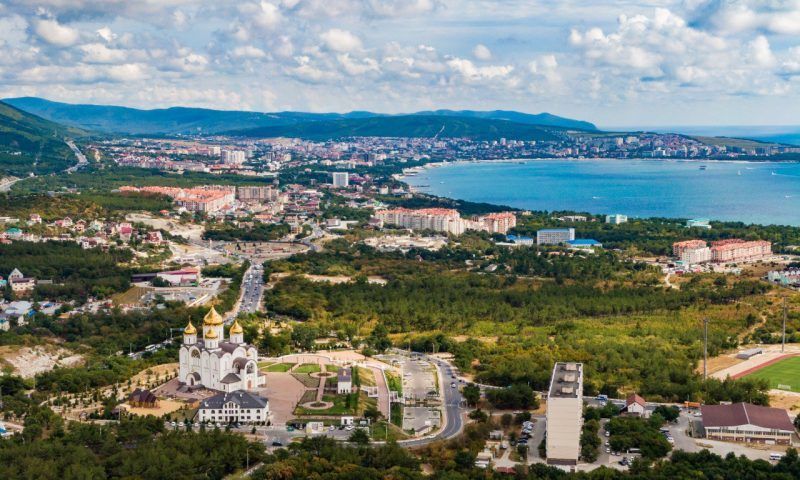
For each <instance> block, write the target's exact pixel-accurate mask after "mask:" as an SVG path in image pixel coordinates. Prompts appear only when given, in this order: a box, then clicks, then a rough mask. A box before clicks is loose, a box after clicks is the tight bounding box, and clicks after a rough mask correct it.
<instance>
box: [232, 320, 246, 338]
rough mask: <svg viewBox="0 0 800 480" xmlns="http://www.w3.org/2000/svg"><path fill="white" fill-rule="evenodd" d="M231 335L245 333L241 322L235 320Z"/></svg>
mask: <svg viewBox="0 0 800 480" xmlns="http://www.w3.org/2000/svg"><path fill="white" fill-rule="evenodd" d="M230 333H231V335H238V334H242V333H244V329H243V328H242V326H241V325H239V320H234V322H233V325H231V331H230Z"/></svg>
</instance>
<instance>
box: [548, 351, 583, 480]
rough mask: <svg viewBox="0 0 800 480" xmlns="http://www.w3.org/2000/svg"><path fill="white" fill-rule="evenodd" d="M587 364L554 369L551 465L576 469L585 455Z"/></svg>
mask: <svg viewBox="0 0 800 480" xmlns="http://www.w3.org/2000/svg"><path fill="white" fill-rule="evenodd" d="M582 427H583V364H581V363H572V362H568V363H565V362H558V363H556V364H555V365H554V366H553V374H552V376H551V377H550V389H549V390H548V394H547V438H546V442H545V447H546V451H547V464H548V465H555V466H559V467H561V468H565V469H568V470H574V468H575V465H577V464H578V458H579V457H580V453H581V428H582Z"/></svg>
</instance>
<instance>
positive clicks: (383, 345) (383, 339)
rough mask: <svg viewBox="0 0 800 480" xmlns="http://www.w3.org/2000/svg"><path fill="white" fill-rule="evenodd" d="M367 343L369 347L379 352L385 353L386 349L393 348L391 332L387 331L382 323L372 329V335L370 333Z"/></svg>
mask: <svg viewBox="0 0 800 480" xmlns="http://www.w3.org/2000/svg"><path fill="white" fill-rule="evenodd" d="M367 343H368V344H369V346H371V347H372V348H374V349H375V350H377V351H378V352H381V353H383V352H385V351H386V349H388V348H389V347H391V346H392V341H391V340H390V339H389V331H388V330H387V329H386V326H384V325H383V324H382V323H379V324H378V325H376V326H375V328H373V329H372V333H370V335H369V337H368V338H367Z"/></svg>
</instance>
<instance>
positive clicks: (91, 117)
mask: <svg viewBox="0 0 800 480" xmlns="http://www.w3.org/2000/svg"><path fill="white" fill-rule="evenodd" d="M3 101H5V102H6V103H8V104H10V105H13V106H15V107H17V108H19V109H21V110H24V111H27V112H29V113H32V114H34V115H38V116H41V117H43V118H46V119H48V120H51V121H54V122H58V123H62V124H64V125H71V126H75V127H80V128H85V129H90V130H95V131H99V132H105V133H127V134H140V135H148V134H150V135H155V134H190V133H204V134H213V133H220V132H227V131H243V130H247V129H256V128H270V127H278V126H290V125H300V124H305V123H310V122H321V121H328V122H330V121H338V120H352V119H368V118H398V117H399V118H406V117H432V116H439V117H455V118H464V119H482V120H500V121H511V122H515V123H520V124H528V125H541V126H549V127H562V128H574V129H580V130H596V129H597V128H596V127H595V126H594V125H593V124H591V123H589V122H584V121H580V120H572V119H568V118H563V117H558V116H556V115H552V114H549V113H541V114H535V115H534V114H527V113H521V112H514V111H502V110H494V111H473V110H463V111H455V110H436V111H431V112H418V113H412V114H407V115H388V114H381V113H374V112H365V111H354V112H348V113H306V112H272V113H260V112H248V111H229V110H213V109H205V108H187V107H171V108H165V109H154V110H140V109H135V108H128V107H119V106H110V105H109V106H106V105H88V104H85V105H83V104H69V103H60V102H52V101H50V100H46V99H43V98H37V97H19V98H9V99H6V100H3ZM421 122H423V123H426V122H427V120H424V119H423V120H421ZM486 125H487V126H488V125H489V124H486ZM300 130H308V128H306V127H303V128H301V129H300ZM312 130H313V129H312ZM423 130H424V128H423Z"/></svg>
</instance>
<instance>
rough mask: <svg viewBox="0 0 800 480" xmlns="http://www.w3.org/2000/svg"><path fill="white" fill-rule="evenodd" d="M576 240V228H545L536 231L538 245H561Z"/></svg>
mask: <svg viewBox="0 0 800 480" xmlns="http://www.w3.org/2000/svg"><path fill="white" fill-rule="evenodd" d="M572 240H575V229H574V228H544V229H542V230H539V231H538V232H536V245H561V244H562V243H567V242H569V241H572Z"/></svg>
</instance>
